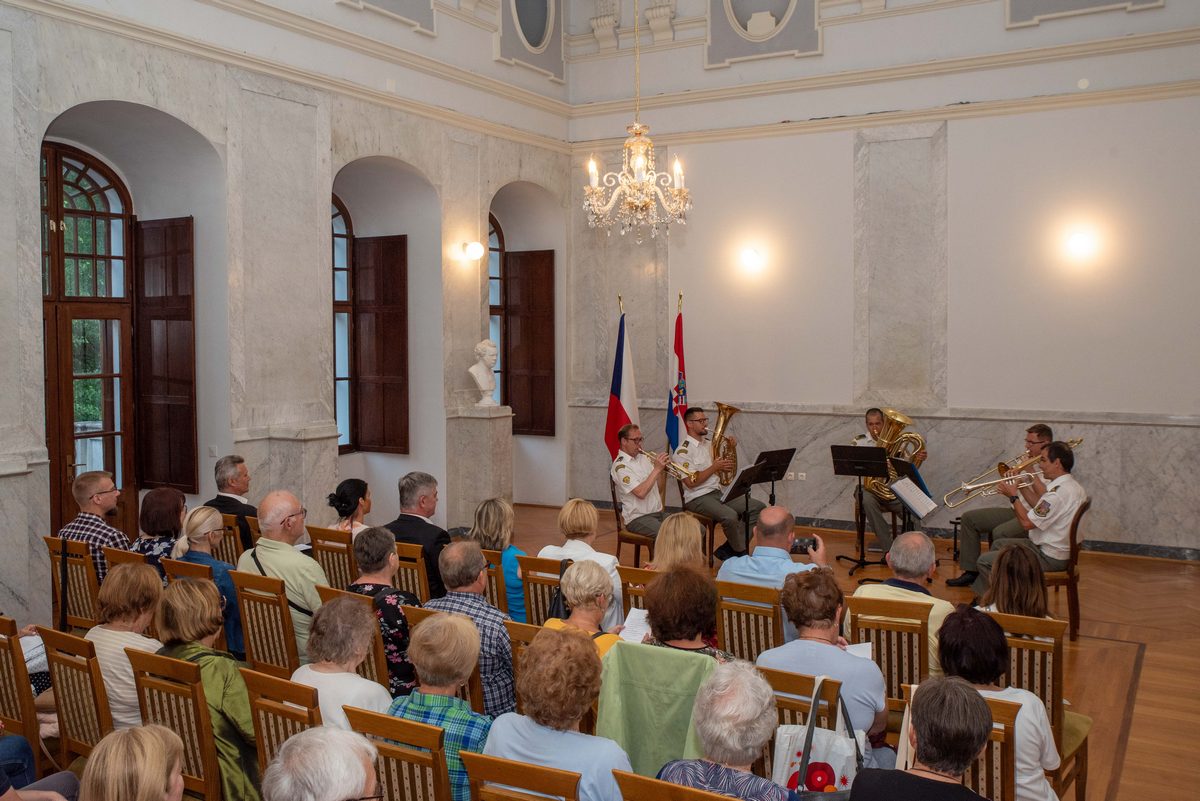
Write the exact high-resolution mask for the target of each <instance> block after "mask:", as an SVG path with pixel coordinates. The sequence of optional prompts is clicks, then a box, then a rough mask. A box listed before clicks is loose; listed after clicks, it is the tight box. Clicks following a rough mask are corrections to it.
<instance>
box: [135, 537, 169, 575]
mask: <svg viewBox="0 0 1200 801" xmlns="http://www.w3.org/2000/svg"><path fill="white" fill-rule="evenodd" d="M174 547H175V537H173V536H171V535H170V534H167V535H165V536H161V537H146V536H141V537H138V538H137V539H136V540H134V541H133V545H131V546H130V548H129V550H131V551H135V552H137V553H140V554H142V555H143V556H145V557H146V561H147V562H149V563H150V564H152V565H154V569H155V570H157V571H158V575H159V577H160V578H161V579H162V582H163V586H164V587H165V586H166V585H167V574H166V573H164V572H163V568H162V564H161V560H163V559H170V558H171V549H172V548H174Z"/></svg>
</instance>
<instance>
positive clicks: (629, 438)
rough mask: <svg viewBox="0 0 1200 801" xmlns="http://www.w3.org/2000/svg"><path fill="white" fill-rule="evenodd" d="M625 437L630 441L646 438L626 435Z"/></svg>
mask: <svg viewBox="0 0 1200 801" xmlns="http://www.w3.org/2000/svg"><path fill="white" fill-rule="evenodd" d="M625 439H627V440H629V441H630V442H641V441H642V440H644V439H645V437H626V438H625Z"/></svg>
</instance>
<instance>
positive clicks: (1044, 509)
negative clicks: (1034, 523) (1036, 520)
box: [1033, 500, 1050, 517]
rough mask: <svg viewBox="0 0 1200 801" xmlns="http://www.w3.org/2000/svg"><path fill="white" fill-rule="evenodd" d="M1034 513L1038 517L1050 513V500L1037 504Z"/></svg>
mask: <svg viewBox="0 0 1200 801" xmlns="http://www.w3.org/2000/svg"><path fill="white" fill-rule="evenodd" d="M1033 513H1034V514H1035V515H1037V516H1038V517H1045V516H1046V515H1048V514H1050V501H1045V500H1044V501H1042V502H1041V503H1039V504H1038V505H1037V506H1035V507H1033Z"/></svg>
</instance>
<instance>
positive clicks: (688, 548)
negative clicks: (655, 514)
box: [646, 512, 706, 571]
mask: <svg viewBox="0 0 1200 801" xmlns="http://www.w3.org/2000/svg"><path fill="white" fill-rule="evenodd" d="M681 566H691V567H698V568H701V569H703V568H704V567H705V566H706V560H705V557H704V527H703V526H701V525H700V521H699V520H697V519H696V518H695V516H693V515H690V514H688V513H687V512H676V513H675V514H673V515H668V516H667V519H666V520H664V521H663V523H662V525H661V526H659V528H658V536H657V537H656V538H655V539H654V561H653V562H651V563H649V564H647V565H646V569H647V570H662V571H666V570H670V569H672V568H675V567H681Z"/></svg>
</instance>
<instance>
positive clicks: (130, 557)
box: [102, 548, 150, 570]
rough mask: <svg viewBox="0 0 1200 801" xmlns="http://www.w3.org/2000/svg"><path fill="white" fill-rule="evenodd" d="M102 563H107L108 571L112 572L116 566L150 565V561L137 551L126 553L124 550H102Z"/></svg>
mask: <svg viewBox="0 0 1200 801" xmlns="http://www.w3.org/2000/svg"><path fill="white" fill-rule="evenodd" d="M102 550H103V551H104V561H105V562H108V569H109V570H112V569H113V568H114V567H116V566H117V565H147V564H150V559H149V558H148V557H147V556H146V555H145V554H144V553H138V552H137V551H127V550H125V549H124V548H103V549H102Z"/></svg>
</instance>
